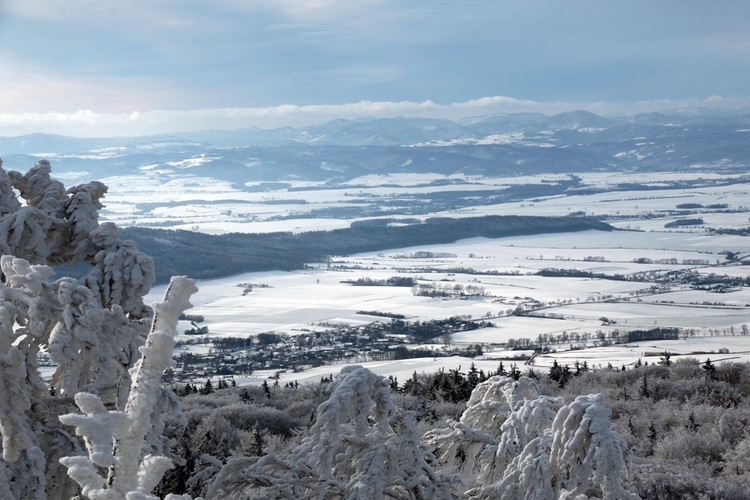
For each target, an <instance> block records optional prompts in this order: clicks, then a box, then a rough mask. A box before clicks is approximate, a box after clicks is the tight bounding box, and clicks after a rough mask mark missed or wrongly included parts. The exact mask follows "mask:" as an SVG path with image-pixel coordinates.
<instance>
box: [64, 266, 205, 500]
mask: <svg viewBox="0 0 750 500" xmlns="http://www.w3.org/2000/svg"><path fill="white" fill-rule="evenodd" d="M196 290H197V288H196V287H195V283H194V282H193V281H192V280H190V279H187V278H184V277H176V278H172V282H171V283H170V285H169V287H168V289H167V292H166V295H165V297H164V301H163V302H161V303H159V304H156V305H155V306H154V311H155V313H154V319H153V322H152V327H151V332H150V333H149V336H148V339H147V341H146V345H145V346H143V347H142V348H141V353H142V356H141V359H140V360H139V361H138V363H137V364H136V366H135V367H134V368H133V371H134V375H133V382H132V387H131V390H130V397H129V398H128V401H127V404H126V405H125V409H124V411H121V412H120V411H107V410H106V409H105V408H104V405H103V404H102V402H101V399H100V398H99V397H98V396H96V395H93V394H86V393H79V394H77V395H76V403H77V404H78V406H79V408H80V409H81V410H82V411H83V412H84V415H80V414H68V415H64V416H62V417H60V420H61V421H62V422H63V423H65V424H68V425H75V426H76V433H78V434H79V435H81V436H84V438H85V440H86V447H87V449H88V457H65V458H63V459H61V460H60V461H61V463H63V465H65V466H66V467H68V474H69V475H70V476H71V477H72V478H73V479H75V480H76V481H77V482H78V483H79V484H80V485H81V487H82V488H83V491H84V494H85V495H87V496H88V497H90V498H91V499H92V500H97V499H101V500H105V499H106V500H111V499H125V498H127V499H129V500H135V499H147V498H154V497H152V496H151V495H150V492H151V490H153V488H154V487H155V486H156V485H157V484H158V482H159V480H160V479H161V477H162V475H163V474H164V472H165V471H166V470H167V469H169V468H170V467H171V461H170V460H169V459H167V458H166V457H160V456H150V455H148V456H143V447H144V442H145V437H146V434H147V432H148V430H149V429H150V427H151V413H152V411H153V409H154V408H155V406H156V404H157V401H158V398H159V395H160V393H161V385H160V380H161V374H162V372H163V371H164V370H165V369H166V368H167V367H168V366H169V364H170V363H171V358H172V349H173V348H174V342H175V339H174V337H175V335H176V334H177V320H178V318H179V316H180V314H181V313H182V312H183V311H184V310H185V309H187V308H189V307H190V302H189V299H190V295H192V294H193V293H194V292H195V291H196ZM105 467H106V468H108V476H105V474H104V473H103V470H104V468H105Z"/></svg>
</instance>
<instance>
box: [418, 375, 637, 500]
mask: <svg viewBox="0 0 750 500" xmlns="http://www.w3.org/2000/svg"><path fill="white" fill-rule="evenodd" d="M425 437H426V439H427V442H428V443H429V444H430V445H431V446H434V447H436V448H437V449H438V450H439V452H440V453H439V457H440V461H441V462H442V463H445V464H446V465H448V466H449V467H452V468H454V469H456V470H458V471H459V473H460V474H461V477H462V479H463V480H464V482H465V484H467V485H469V484H476V485H477V486H476V487H474V488H471V489H469V491H467V492H466V495H467V496H468V497H470V498H475V499H480V498H487V499H489V498H492V499H495V498H497V499H508V500H512V499H522V498H523V499H537V498H590V497H593V498H636V495H634V494H633V493H631V492H630V491H629V490H628V489H626V488H625V487H624V486H623V480H624V479H626V478H627V476H628V471H629V469H628V456H629V450H628V449H627V446H626V444H625V442H624V441H623V440H622V439H620V437H619V436H618V435H617V434H616V433H615V432H613V431H612V429H611V425H610V421H609V410H608V409H607V408H606V407H605V406H604V405H603V404H602V396H601V395H589V396H580V397H578V398H577V399H576V400H575V401H574V402H573V403H571V404H569V405H565V404H564V403H563V400H562V399H561V398H554V397H550V396H541V395H540V394H539V390H538V388H537V385H536V382H534V381H533V380H532V379H529V378H526V377H522V378H520V379H519V380H518V381H515V380H513V379H511V378H509V377H502V376H495V377H492V378H490V379H489V380H487V381H486V382H484V383H482V384H480V385H479V386H477V388H476V389H475V390H474V392H473V393H472V396H471V399H470V400H469V402H468V404H467V408H466V410H465V411H464V413H463V414H462V416H461V419H460V420H459V421H458V422H455V421H454V422H449V427H448V428H447V429H443V430H436V431H431V432H428V433H427V434H426V436H425ZM581 495H582V496H581Z"/></svg>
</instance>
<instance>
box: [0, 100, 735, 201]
mask: <svg viewBox="0 0 750 500" xmlns="http://www.w3.org/2000/svg"><path fill="white" fill-rule="evenodd" d="M0 156H1V157H2V158H3V160H4V161H5V168H6V169H12V170H21V171H24V170H25V169H27V168H28V167H30V166H31V165H32V164H33V163H34V162H35V161H36V159H38V158H40V157H46V158H48V159H49V160H50V161H51V162H52V164H53V171H54V172H55V173H65V172H78V173H79V174H81V175H82V176H83V177H90V178H102V177H107V176H110V175H128V174H134V173H143V172H144V171H152V172H153V171H158V172H159V173H160V174H162V175H165V176H170V175H186V174H191V175H196V176H209V177H215V178H220V179H224V180H229V181H231V182H234V183H236V185H238V186H241V185H243V184H244V183H246V182H253V181H271V180H291V179H303V180H318V181H331V182H337V181H344V180H349V179H352V178H355V177H357V176H360V175H365V174H370V173H377V174H387V173H396V172H420V173H421V172H434V173H441V174H453V173H468V174H474V175H489V176H495V175H519V174H534V173H542V172H582V171H591V170H603V171H607V170H628V171H644V172H648V171H666V170H671V171H711V172H740V171H741V172H743V173H744V172H745V171H746V170H747V166H748V165H750V109H741V110H734V111H726V110H711V109H702V108H701V109H681V110H674V111H666V112H662V113H643V114H637V115H633V116H622V117H614V118H613V117H604V116H599V115H596V114H594V113H590V112H587V111H572V112H567V113H561V114H558V115H555V116H545V115H543V114H538V113H517V114H497V115H490V116H481V117H474V118H469V119H464V120H461V121H458V122H456V121H450V120H439V119H423V118H363V119H357V120H334V121H331V122H328V123H325V124H321V125H314V126H309V127H301V128H291V127H286V128H279V129H272V130H263V129H257V128H253V129H245V130H236V131H220V130H209V131H203V132H191V133H182V134H172V135H159V136H146V137H135V138H99V139H91V138H86V139H82V138H72V137H64V136H57V135H47V134H31V135H24V136H19V137H0Z"/></svg>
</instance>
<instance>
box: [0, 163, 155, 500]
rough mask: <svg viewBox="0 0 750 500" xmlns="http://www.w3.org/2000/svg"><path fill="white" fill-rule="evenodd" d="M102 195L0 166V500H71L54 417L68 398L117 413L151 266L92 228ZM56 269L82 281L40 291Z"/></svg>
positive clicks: (61, 429) (128, 244)
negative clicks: (64, 268)
mask: <svg viewBox="0 0 750 500" xmlns="http://www.w3.org/2000/svg"><path fill="white" fill-rule="evenodd" d="M106 191H107V188H106V186H104V185H103V184H101V183H99V182H91V183H86V184H81V185H79V186H75V187H73V188H70V189H68V190H66V189H65V186H64V185H63V184H62V183H61V182H59V181H58V180H55V179H53V178H52V177H51V167H50V164H49V162H47V161H46V160H40V161H39V162H37V163H36V164H35V165H34V167H33V168H31V169H30V170H29V171H28V172H27V173H26V174H21V173H19V172H15V171H9V172H6V171H5V170H4V169H3V168H2V163H1V162H0V255H1V257H0V271H2V277H1V279H0V377H1V379H2V381H1V382H0V433H1V434H2V461H1V462H0V497H2V498H24V499H25V498H37V499H43V498H70V497H72V496H74V495H75V491H76V490H77V486H76V485H75V483H73V482H72V481H70V480H69V479H68V478H67V476H66V475H65V474H64V473H61V472H62V471H63V470H64V468H62V467H61V465H60V464H59V458H60V457H62V456H65V455H70V454H75V453H78V452H80V451H81V450H80V446H81V442H80V441H79V439H78V438H76V437H75V436H71V435H70V433H69V432H68V430H67V429H66V428H65V426H63V425H62V424H61V423H60V422H59V420H58V417H59V416H60V415H62V414H65V413H69V412H70V411H71V410H73V409H74V408H75V406H74V403H73V399H72V398H73V397H74V396H75V395H76V394H78V393H80V392H87V393H91V394H93V395H96V396H97V397H98V398H99V399H100V400H101V402H102V404H103V405H104V406H105V407H106V408H107V409H116V410H124V408H125V406H126V404H127V401H128V397H129V390H130V387H131V382H132V381H131V375H130V369H131V368H133V367H134V366H135V364H136V362H137V361H138V359H139V358H140V357H141V353H140V351H139V348H140V347H141V346H142V345H143V344H144V342H145V338H146V334H147V333H148V327H149V322H150V320H151V315H152V311H151V308H149V307H147V306H146V305H145V304H144V303H143V297H144V296H145V295H146V293H148V291H149V289H150V287H151V285H152V283H153V281H154V265H153V261H152V259H151V258H149V257H148V256H146V255H145V254H143V253H141V252H139V251H138V250H137V248H136V247H135V244H134V243H133V242H132V241H123V240H122V239H121V238H120V235H119V232H118V230H117V228H116V227H115V225H114V224H109V223H105V224H99V222H98V211H99V210H100V209H101V208H102V204H101V198H102V197H103V196H104V194H105V193H106ZM59 264H72V265H75V264H80V265H81V266H87V268H89V269H90V270H89V272H88V273H87V274H86V275H85V276H84V277H83V278H80V279H73V278H69V277H62V278H59V279H57V280H54V281H52V276H53V274H54V269H53V266H57V265H59ZM42 351H46V352H47V353H48V354H49V357H50V358H51V359H52V360H53V361H54V362H55V363H57V369H56V371H55V373H54V375H53V377H52V383H51V387H50V386H49V385H47V383H45V381H43V380H42V377H41V375H40V370H39V366H38V361H37V357H38V354H39V353H40V352H42ZM51 393H52V394H54V396H52V395H50V394H51Z"/></svg>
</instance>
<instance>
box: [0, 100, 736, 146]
mask: <svg viewBox="0 0 750 500" xmlns="http://www.w3.org/2000/svg"><path fill="white" fill-rule="evenodd" d="M748 104H750V102H749V101H748V100H747V99H730V98H725V97H720V96H710V97H708V98H705V99H683V100H675V101H671V100H656V101H639V102H635V103H617V102H589V103H586V102H562V101H560V102H539V101H534V100H529V99H516V98H512V97H505V96H491V97H483V98H479V99H472V100H469V101H465V102H456V103H449V104H439V103H436V102H434V101H431V100H425V101H420V102H412V101H400V102H392V101H359V102H353V103H345V104H319V105H307V106H299V105H294V104H283V105H279V106H268V107H249V108H213V109H195V110H185V111H180V110H157V111H128V112H118V113H98V112H94V111H91V110H78V111H75V112H71V113H60V112H48V113H5V114H0V135H6V136H17V135H23V134H27V133H39V132H41V133H54V134H61V135H71V136H81V137H101V136H137V135H152V134H160V133H179V132H188V131H198V130H209V129H224V130H233V129H242V128H249V127H259V128H277V127H282V126H304V125H311V124H317V123H324V122H326V121H330V120H333V119H339V118H344V119H357V118H364V117H376V118H391V117H398V116H403V117H424V118H444V119H452V120H458V119H461V118H467V117H476V116H483V115H491V114H496V113H519V112H539V113H544V114H547V115H553V114H557V113H561V112H565V111H572V110H576V109H585V110H588V111H592V112H595V113H599V114H604V115H608V114H609V115H612V114H620V113H625V114H634V113H638V112H649V111H658V110H665V109H676V108H688V107H701V106H703V107H706V106H713V107H716V106H721V107H724V108H736V107H740V106H747V105H748Z"/></svg>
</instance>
